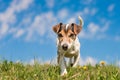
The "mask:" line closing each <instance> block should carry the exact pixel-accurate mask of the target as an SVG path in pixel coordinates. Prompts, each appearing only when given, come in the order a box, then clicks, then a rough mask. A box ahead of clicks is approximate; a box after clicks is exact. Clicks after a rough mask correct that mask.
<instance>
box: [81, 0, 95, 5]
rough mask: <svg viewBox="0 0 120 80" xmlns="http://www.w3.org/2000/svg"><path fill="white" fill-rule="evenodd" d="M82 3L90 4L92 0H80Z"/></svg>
mask: <svg viewBox="0 0 120 80" xmlns="http://www.w3.org/2000/svg"><path fill="white" fill-rule="evenodd" d="M81 1H82V3H83V4H86V5H88V4H90V3H91V2H93V0H81Z"/></svg>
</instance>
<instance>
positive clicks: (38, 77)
mask: <svg viewBox="0 0 120 80" xmlns="http://www.w3.org/2000/svg"><path fill="white" fill-rule="evenodd" d="M85 67H86V69H85V68H84V66H78V67H76V68H71V67H68V68H67V71H68V74H67V75H66V76H64V77H60V75H59V73H60V68H59V67H58V66H57V65H50V64H44V65H41V64H38V63H36V64H34V65H29V64H26V65H25V64H23V63H13V62H8V61H6V60H5V61H2V62H1V63H0V80H120V68H119V67H117V66H115V65H105V66H104V65H103V66H100V65H99V64H97V65H96V66H91V65H86V66H85Z"/></svg>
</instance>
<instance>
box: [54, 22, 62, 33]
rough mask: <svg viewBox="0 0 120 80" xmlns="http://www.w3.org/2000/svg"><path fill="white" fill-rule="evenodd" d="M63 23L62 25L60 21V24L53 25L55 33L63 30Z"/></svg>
mask: <svg viewBox="0 0 120 80" xmlns="http://www.w3.org/2000/svg"><path fill="white" fill-rule="evenodd" d="M61 25H62V23H59V24H57V25H55V26H53V31H54V32H55V33H59V32H60V31H61V29H62V27H61Z"/></svg>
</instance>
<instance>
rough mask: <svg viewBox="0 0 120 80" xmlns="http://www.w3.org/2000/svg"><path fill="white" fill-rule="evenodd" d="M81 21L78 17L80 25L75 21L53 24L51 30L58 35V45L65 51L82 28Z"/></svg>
mask: <svg viewBox="0 0 120 80" xmlns="http://www.w3.org/2000/svg"><path fill="white" fill-rule="evenodd" d="M82 24H83V21H82V19H81V18H80V25H77V24H75V23H71V24H63V23H59V24H57V25H55V26H53V31H54V32H55V33H56V34H57V35H58V40H59V46H60V47H61V49H62V50H64V51H67V50H69V49H70V48H71V47H72V44H73V43H74V41H75V39H76V36H77V35H78V34H79V33H80V31H81V29H82Z"/></svg>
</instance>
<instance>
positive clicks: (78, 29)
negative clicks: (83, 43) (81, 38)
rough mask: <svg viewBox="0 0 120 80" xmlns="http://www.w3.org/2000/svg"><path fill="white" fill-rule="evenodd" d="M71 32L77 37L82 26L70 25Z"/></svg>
mask: <svg viewBox="0 0 120 80" xmlns="http://www.w3.org/2000/svg"><path fill="white" fill-rule="evenodd" d="M71 27H72V31H73V32H74V33H75V34H76V35H77V34H78V33H79V32H80V31H81V30H82V25H77V24H75V23H72V24H71Z"/></svg>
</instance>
